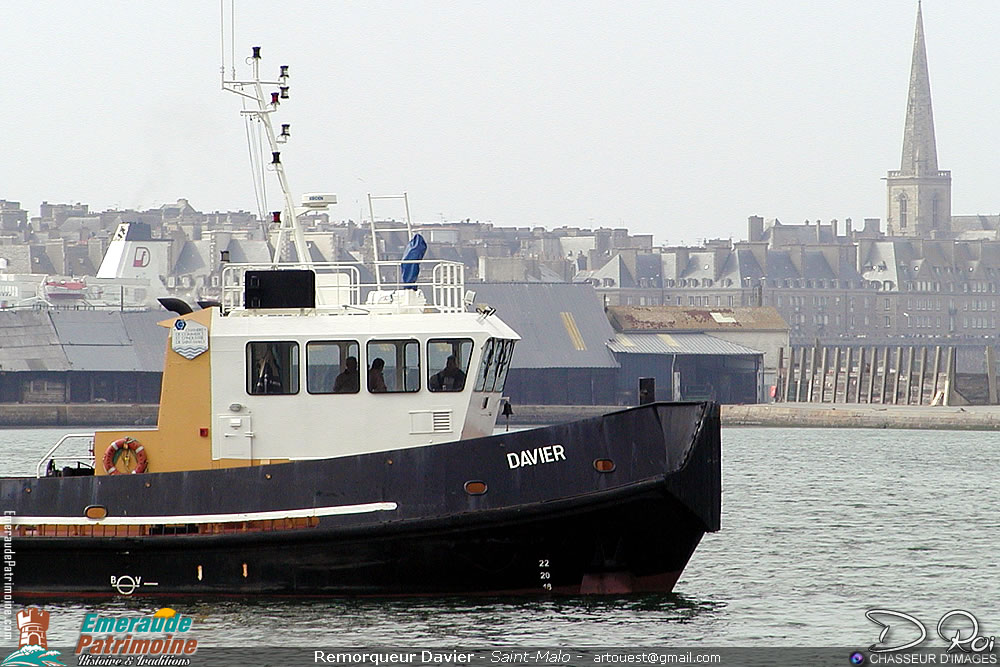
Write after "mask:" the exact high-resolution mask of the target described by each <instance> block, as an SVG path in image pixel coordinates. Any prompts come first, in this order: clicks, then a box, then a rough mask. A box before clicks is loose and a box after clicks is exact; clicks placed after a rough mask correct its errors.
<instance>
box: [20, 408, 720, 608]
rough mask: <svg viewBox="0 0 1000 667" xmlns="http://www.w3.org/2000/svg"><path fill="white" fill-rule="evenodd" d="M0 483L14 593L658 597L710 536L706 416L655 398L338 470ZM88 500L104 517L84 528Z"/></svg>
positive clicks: (714, 487) (710, 448) (711, 452)
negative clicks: (7, 510) (589, 416)
mask: <svg viewBox="0 0 1000 667" xmlns="http://www.w3.org/2000/svg"><path fill="white" fill-rule="evenodd" d="M0 483H2V497H3V502H4V506H5V507H7V508H12V511H14V512H15V514H13V515H8V520H10V521H12V531H13V535H14V538H13V548H14V550H15V552H16V559H17V565H16V571H15V575H14V592H15V594H16V595H18V596H21V597H30V596H40V595H71V596H78V595H79V596H82V595H156V596H170V595H261V594H272V595H290V596H296V595H303V596H305V595H442V594H524V593H527V594H549V593H554V594H580V593H612V594H617V593H628V592H649V591H656V592H667V591H670V590H671V589H672V588H673V585H674V583H675V582H676V581H677V578H678V577H679V576H680V573H681V571H682V570H683V568H684V566H685V564H686V563H687V561H688V559H689V558H690V557H691V554H692V552H693V551H694V549H695V547H696V546H697V544H698V542H699V541H700V539H701V537H702V536H703V534H704V533H705V532H708V531H714V530H717V529H718V527H719V511H720V495H721V490H720V489H721V484H720V444H719V420H718V407H717V406H716V405H714V404H711V403H702V404H667V403H658V404H653V405H648V406H643V407H640V408H632V409H628V410H623V411H621V412H616V413H612V414H608V415H604V416H602V417H597V418H594V419H587V420H582V421H579V422H573V423H569V424H561V425H557V426H552V427H547V428H541V429H534V430H530V431H519V432H514V433H505V434H501V435H496V436H491V437H487V438H479V439H475V440H467V441H459V442H454V443H447V444H443V445H435V446H428V447H416V448H409V449H401V450H394V451H385V452H378V453H374V454H363V455H357V456H351V457H345V458H339V459H324V460H316V461H298V462H294V463H287V464H277V465H267V466H257V467H253V468H233V469H225V470H211V471H192V472H183V473H160V474H157V473H147V474H143V475H130V476H127V477H97V478H92V477H91V478H79V477H77V478H71V477H70V478H42V479H33V478H32V479H4V480H2V482H0ZM470 491H471V492H470ZM94 506H100V507H102V508H105V509H106V511H107V518H105V519H102V520H86V522H81V518H82V517H84V514H85V510H86V508H87V507H94ZM275 517H280V518H275Z"/></svg>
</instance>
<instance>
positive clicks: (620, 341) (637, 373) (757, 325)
mask: <svg viewBox="0 0 1000 667" xmlns="http://www.w3.org/2000/svg"><path fill="white" fill-rule="evenodd" d="M608 319H609V320H610V322H611V324H612V326H613V327H614V329H615V331H616V332H617V333H616V335H615V338H614V341H612V342H611V343H610V345H609V347H610V349H611V351H612V352H613V353H614V355H615V358H616V359H617V360H618V362H619V364H620V365H621V373H620V376H619V388H620V391H621V392H622V393H623V395H625V396H626V398H627V399H630V400H635V398H637V396H636V390H635V387H636V385H637V383H638V378H639V377H652V378H655V380H656V389H657V398H660V399H669V400H700V399H706V398H711V399H713V400H717V401H720V402H722V403H757V402H760V401H763V400H766V398H767V395H768V392H767V389H766V388H767V387H768V386H769V385H771V384H773V383H774V380H773V378H774V377H775V373H776V369H777V357H778V350H779V349H780V348H781V347H787V346H788V324H787V323H785V321H784V319H782V317H781V315H780V314H778V311H777V310H775V309H774V308H770V307H746V308H688V307H683V306H612V307H610V308H608ZM769 364H770V365H769Z"/></svg>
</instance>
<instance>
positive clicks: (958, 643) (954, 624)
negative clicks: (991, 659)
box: [865, 609, 994, 653]
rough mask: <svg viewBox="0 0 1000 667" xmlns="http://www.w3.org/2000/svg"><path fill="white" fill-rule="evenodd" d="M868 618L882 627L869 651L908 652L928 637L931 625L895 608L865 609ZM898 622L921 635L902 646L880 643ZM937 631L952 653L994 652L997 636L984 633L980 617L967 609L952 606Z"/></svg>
mask: <svg viewBox="0 0 1000 667" xmlns="http://www.w3.org/2000/svg"><path fill="white" fill-rule="evenodd" d="M865 617H866V618H868V620H869V621H871V622H872V623H874V624H876V625H878V626H880V627H881V628H882V631H881V632H880V633H879V636H878V642H876V643H874V644H872V645H871V646H869V647H868V650H869V651H871V652H872V653H893V652H896V651H905V650H907V649H911V648H916V647H917V646H920V644H922V643H923V642H924V640H925V639H927V627H926V626H925V625H924V624H923V623H921V622H920V620H918V619H917V618H915V617H914V616H911V615H910V614H906V613H904V612H901V611H894V610H892V609H869V610H868V611H866V612H865ZM898 621H903V622H905V624H906V625H904V626H903V628H904V629H906V628H909V627H911V626H912V628H913V629H915V630H916V631H918V633H919V636H918V637H916V638H915V639H913V640H911V641H909V642H907V643H905V644H900V645H899V646H879V644H882V643H883V642H884V641H885V637H886V635H887V634H889V629H890V627H897V626H899V623H898ZM936 630H937V634H938V637H940V638H941V639H943V640H944V641H946V642H948V649H947V650H948V652H949V653H950V652H951V651H954V650H955V649H958V650H960V651H964V652H965V653H983V652H986V651H990V652H992V651H993V644H994V638H993V636H992V635H991V636H989V637H987V636H985V635H980V634H979V620H978V619H976V617H975V616H974V615H973V614H971V613H970V612H967V611H965V610H963V609H952V610H951V611H949V612H947V613H946V614H944V615H943V616H942V617H941V619H940V620H939V621H938V624H937V628H936ZM963 630H968V634H963ZM949 632H951V635H950V636H948V633H949ZM894 634H895V633H894Z"/></svg>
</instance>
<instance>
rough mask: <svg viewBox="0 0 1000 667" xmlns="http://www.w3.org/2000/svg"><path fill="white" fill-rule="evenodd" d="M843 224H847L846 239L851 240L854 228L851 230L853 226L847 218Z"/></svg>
mask: <svg viewBox="0 0 1000 667" xmlns="http://www.w3.org/2000/svg"><path fill="white" fill-rule="evenodd" d="M844 222H845V223H847V231H846V232H845V233H846V235H847V238H851V237H852V236H854V228H853V225H852V223H851V219H850V218H848V219H847V220H845V221H844Z"/></svg>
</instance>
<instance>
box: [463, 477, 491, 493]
mask: <svg viewBox="0 0 1000 667" xmlns="http://www.w3.org/2000/svg"><path fill="white" fill-rule="evenodd" d="M465 492H466V493H468V494H469V495H470V496H481V495H483V494H484V493H486V482H483V481H481V480H478V479H474V480H471V481H468V482H466V483H465Z"/></svg>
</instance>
